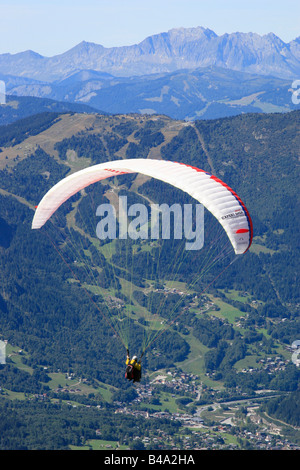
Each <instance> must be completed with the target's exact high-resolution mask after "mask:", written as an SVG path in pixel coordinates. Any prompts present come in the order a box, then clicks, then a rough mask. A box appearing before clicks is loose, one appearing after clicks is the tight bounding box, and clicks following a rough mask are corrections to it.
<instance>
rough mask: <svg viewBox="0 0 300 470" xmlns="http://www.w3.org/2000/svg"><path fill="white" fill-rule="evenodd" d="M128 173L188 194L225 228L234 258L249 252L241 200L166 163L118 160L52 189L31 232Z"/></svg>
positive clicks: (189, 169)
mask: <svg viewBox="0 0 300 470" xmlns="http://www.w3.org/2000/svg"><path fill="white" fill-rule="evenodd" d="M128 173H142V174H144V175H147V176H150V177H153V178H156V179H158V180H161V181H164V182H165V183H169V184H170V185H172V186H174V187H176V188H179V189H181V190H182V191H184V192H186V193H188V194H189V195H190V196H192V197H193V198H194V199H195V200H197V201H199V202H200V203H201V204H203V206H204V207H206V209H207V210H208V211H209V212H211V213H212V214H213V215H214V216H215V218H216V219H217V220H218V221H219V223H220V224H221V225H222V226H223V228H224V230H225V232H226V233H227V236H228V238H229V240H230V242H231V244H232V247H233V249H234V252H235V254H237V255H239V254H243V253H245V252H246V251H247V250H248V249H249V247H250V245H251V242H252V237H253V229H252V222H251V218H250V215H249V213H248V210H247V208H246V206H245V204H244V203H243V202H242V200H241V199H240V198H239V196H238V195H237V194H236V193H235V192H234V191H233V190H232V189H231V188H230V187H229V186H227V184H226V183H224V182H223V181H221V180H220V179H219V178H217V177H215V176H213V175H211V174H209V173H207V172H206V171H204V170H201V169H199V168H196V167H193V166H190V165H186V164H182V163H177V162H172V161H163V160H151V159H141V158H140V159H128V160H115V161H111V162H106V163H101V164H99V165H94V166H91V167H88V168H85V169H84V170H81V171H78V172H76V173H73V174H72V175H70V176H67V177H66V178H64V179H63V180H61V181H60V182H59V183H57V184H56V185H55V186H53V187H52V188H51V189H50V190H49V191H48V192H47V193H46V195H45V196H44V197H43V199H42V200H41V202H40V203H39V205H38V207H37V210H36V212H35V215H34V218H33V222H32V229H39V228H41V227H42V226H43V225H44V224H45V223H46V222H47V220H48V219H49V218H50V217H51V215H52V214H53V213H54V212H55V211H56V210H57V209H58V208H59V207H60V206H61V205H62V204H63V203H64V202H65V201H66V200H67V199H69V198H70V197H71V196H73V195H74V194H76V193H78V192H79V191H80V190H81V189H83V188H85V187H87V186H89V185H91V184H93V183H96V182H97V181H100V180H103V179H106V178H109V177H112V176H118V175H122V174H128Z"/></svg>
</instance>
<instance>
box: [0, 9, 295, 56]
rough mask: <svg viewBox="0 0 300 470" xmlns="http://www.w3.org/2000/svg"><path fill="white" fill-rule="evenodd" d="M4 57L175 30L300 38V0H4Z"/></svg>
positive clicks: (131, 40) (0, 18) (0, 48)
mask: <svg viewBox="0 0 300 470" xmlns="http://www.w3.org/2000/svg"><path fill="white" fill-rule="evenodd" d="M0 8H1V10H0V53H6V52H9V53H12V54H13V53H17V52H22V51H25V50H28V49H31V50H33V51H35V52H38V53H39V54H41V55H44V56H48V57H50V56H53V55H56V54H61V53H62V52H65V51H66V50H68V49H71V48H72V47H74V46H75V45H77V44H78V43H80V42H81V41H88V42H94V43H97V44H101V45H103V46H104V47H114V46H128V45H132V44H137V43H139V42H141V41H142V40H143V39H145V38H146V37H148V36H151V35H153V34H158V33H161V32H166V31H168V30H170V29H172V28H180V27H184V28H192V27H197V26H203V27H205V28H209V29H212V30H213V31H214V32H215V33H216V34H218V35H222V34H224V33H232V32H236V31H240V32H244V33H248V32H250V31H251V32H254V33H258V34H260V35H263V34H268V33H269V32H273V33H274V34H276V35H277V36H279V37H280V38H281V39H282V40H283V41H285V42H289V41H291V40H292V39H295V38H296V37H298V36H300V1H299V0H284V1H283V0H251V1H250V0H246V1H243V0H44V1H43V0H42V1H41V0H0Z"/></svg>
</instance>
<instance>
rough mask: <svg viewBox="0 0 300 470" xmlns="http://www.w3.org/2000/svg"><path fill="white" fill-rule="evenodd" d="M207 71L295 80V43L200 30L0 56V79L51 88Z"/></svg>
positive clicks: (298, 67)
mask: <svg viewBox="0 0 300 470" xmlns="http://www.w3.org/2000/svg"><path fill="white" fill-rule="evenodd" d="M207 66H218V67H222V68H226V69H232V70H238V71H241V72H249V73H255V74H262V75H273V76H276V77H282V78H289V79H291V78H294V79H295V78H298V77H299V73H300V37H298V38H296V39H294V40H293V41H291V42H289V43H285V42H283V41H282V40H281V39H280V38H279V37H278V36H276V35H275V34H273V33H269V34H266V35H263V36H260V35H259V34H256V33H240V32H236V33H231V34H227V33H226V34H223V35H221V36H218V35H217V34H216V33H214V32H213V31H212V30H210V29H208V28H203V27H197V28H176V29H171V30H169V31H168V32H164V33H160V34H156V35H153V36H150V37H147V38H146V39H144V40H143V41H142V42H140V43H139V44H134V45H131V46H122V47H110V48H106V47H103V46H102V45H99V44H95V43H91V42H86V41H83V42H81V43H80V44H78V45H76V46H75V47H73V48H72V49H70V50H68V51H66V52H64V53H63V54H59V55H55V56H53V57H44V56H42V55H40V54H38V53H36V52H33V51H30V50H28V51H25V52H20V53H17V54H1V55H0V72H1V73H4V74H12V75H22V76H23V77H30V78H34V79H37V80H44V81H51V82H52V81H54V80H58V79H62V78H63V77H66V76H67V75H69V74H72V73H74V72H75V71H78V70H82V69H92V70H96V71H101V72H107V73H110V74H113V75H114V76H122V77H124V76H127V77H128V76H133V75H146V74H147V75H148V74H153V73H165V72H174V71H175V70H179V69H186V68H188V69H191V68H197V67H207Z"/></svg>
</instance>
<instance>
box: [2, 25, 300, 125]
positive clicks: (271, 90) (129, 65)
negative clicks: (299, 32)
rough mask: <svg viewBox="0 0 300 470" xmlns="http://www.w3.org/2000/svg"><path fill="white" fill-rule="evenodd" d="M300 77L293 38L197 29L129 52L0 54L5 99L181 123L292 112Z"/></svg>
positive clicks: (84, 45)
mask: <svg viewBox="0 0 300 470" xmlns="http://www.w3.org/2000/svg"><path fill="white" fill-rule="evenodd" d="M299 76H300V37H298V38H296V39H295V40H293V41H291V42H289V43H284V42H283V41H282V40H281V39H280V38H278V37H277V36H275V35H274V34H273V33H270V34H267V35H264V36H260V35H258V34H255V33H232V34H224V35H222V36H218V35H217V34H215V33H214V32H213V31H211V30H209V29H205V28H203V27H198V28H190V29H188V28H178V29H172V30H170V31H168V32H166V33H161V34H157V35H154V36H150V37H148V38H146V39H145V40H144V41H142V42H141V43H139V44H136V45H132V46H123V47H112V48H105V47H103V46H101V45H99V44H94V43H89V42H85V41H83V42H81V43H80V44H78V45H77V46H75V47H73V48H72V49H70V50H69V51H66V52H65V53H63V54H59V55H56V56H53V57H44V56H41V55H40V54H38V53H36V52H33V51H25V52H20V53H18V54H1V55H0V79H1V80H3V81H4V82H5V84H6V91H7V94H9V95H14V96H34V97H39V98H47V99H52V100H56V101H64V102H69V103H70V102H73V103H81V104H85V105H88V106H90V107H92V108H95V109H96V110H97V111H98V112H99V111H100V112H106V113H114V114H122V113H141V114H161V113H163V114H166V115H168V116H170V117H172V118H175V119H186V120H194V119H211V118H219V117H224V116H233V115H237V114H240V113H246V112H286V111H289V110H293V109H297V105H295V104H294V103H293V102H292V99H291V98H292V92H293V89H292V83H293V81H294V80H295V79H297V78H298V77H299ZM2 122H3V121H2Z"/></svg>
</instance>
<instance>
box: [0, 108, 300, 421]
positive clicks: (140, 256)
mask: <svg viewBox="0 0 300 470" xmlns="http://www.w3.org/2000/svg"><path fill="white" fill-rule="evenodd" d="M299 121H300V112H298V111H294V112H291V113H287V114H270V115H263V114H248V115H240V116H236V117H232V118H224V119H218V120H212V121H196V122H195V123H187V122H181V121H175V120H172V119H169V118H168V117H166V116H151V117H150V116H138V115H129V116H123V115H117V116H102V115H86V114H59V113H43V114H40V115H36V116H33V117H30V118H25V119H22V120H20V121H17V122H15V123H13V124H10V125H7V126H2V127H1V128H0V146H1V147H0V187H1V189H0V254H1V256H0V265H1V268H0V325H1V327H0V339H2V340H7V341H8V342H9V343H10V344H13V345H17V346H18V347H19V348H21V349H24V350H26V351H27V353H28V355H26V356H24V357H23V363H24V364H25V365H26V366H28V367H31V368H33V369H35V370H42V369H43V368H44V367H47V371H48V372H47V373H49V372H56V371H58V370H59V371H63V372H74V373H75V374H78V375H80V376H81V377H86V378H88V379H89V380H92V381H93V380H98V381H100V382H102V383H106V384H108V385H113V386H116V387H117V388H121V389H122V388H123V389H125V388H126V387H127V384H126V383H124V382H125V381H124V373H123V369H124V365H123V364H124V357H125V349H124V348H123V346H122V344H120V342H118V339H117V337H116V335H115V334H114V331H113V330H112V329H111V328H109V326H108V325H107V323H106V320H105V317H103V316H102V315H101V314H99V312H100V313H101V311H102V312H104V310H105V308H106V306H105V304H106V301H107V298H108V297H109V298H111V299H112V302H115V303H113V305H112V308H111V315H112V318H113V319H114V318H115V317H116V315H117V311H118V310H120V309H121V310H122V309H123V311H124V312H126V313H127V314H128V317H129V332H130V336H131V345H132V349H136V348H139V345H140V343H141V341H142V338H143V335H144V331H145V328H147V326H149V323H147V321H145V320H144V319H143V317H142V312H144V311H145V310H147V309H148V315H149V318H150V320H151V315H152V314H153V313H155V308H156V307H155V306H158V305H159V304H160V303H161V301H162V299H163V300H164V302H165V304H164V305H165V308H164V311H163V312H162V313H161V316H160V321H162V322H163V321H164V318H165V317H167V315H168V312H169V311H171V310H172V311H175V312H176V315H177V314H178V317H177V320H176V323H174V324H173V325H172V326H171V327H170V328H168V330H167V331H166V332H165V333H163V334H161V335H160V337H159V341H157V342H154V343H153V347H151V348H149V349H148V350H147V354H146V356H145V362H144V364H145V371H146V372H145V380H146V381H147V374H149V373H152V372H153V371H154V370H155V369H163V368H167V367H175V366H176V367H180V368H183V369H186V367H187V370H189V369H188V368H189V367H191V366H188V364H190V363H191V360H194V359H195V354H196V353H195V351H196V352H197V353H198V354H199V352H200V351H201V357H202V359H201V361H199V365H198V366H197V367H198V369H197V368H196V369H193V370H196V372H197V374H198V375H199V377H200V378H201V379H203V378H204V377H205V374H206V376H209V377H210V379H211V381H212V382H210V383H213V381H217V383H218V384H221V386H222V387H223V388H224V390H225V391H226V393H231V392H230V391H233V390H234V393H238V392H237V390H239V393H240V392H241V391H242V392H247V393H254V392H255V391H256V390H259V389H272V390H276V391H278V390H280V391H295V390H297V386H298V381H299V371H298V369H297V367H296V366H295V365H294V364H293V363H292V361H291V360H290V355H291V354H290V350H289V349H288V348H289V347H290V346H291V345H292V343H293V341H295V340H297V339H299V338H298V336H297V335H299V329H300V328H299V326H300V325H299V302H300V300H299V287H298V286H299V277H298V270H299V268H298V267H299V264H300V263H299V261H300V260H299V235H298V234H299V217H297V214H299V166H298V162H299V149H300V132H299V129H300V127H299V123H300V122H299ZM121 158H161V159H166V160H173V161H177V162H182V163H186V164H189V165H192V166H197V167H199V168H201V169H203V170H205V171H207V172H209V173H210V174H214V175H215V176H217V177H219V178H221V179H222V180H223V181H225V182H226V183H227V184H228V185H229V186H230V187H232V188H233V189H234V191H236V192H237V193H238V194H239V196H240V197H241V198H242V199H243V201H244V202H245V203H246V205H247V207H248V209H249V212H250V214H251V217H252V219H253V226H254V240H253V244H252V247H251V249H250V250H249V252H247V253H246V254H245V255H243V256H241V257H240V258H239V259H238V260H237V261H236V262H234V263H233V264H232V265H231V266H230V267H229V268H228V269H227V270H226V273H225V274H224V275H220V276H219V277H217V278H216V279H215V282H213V284H212V285H210V286H209V288H208V289H207V290H206V291H205V296H204V297H203V299H202V298H201V296H200V294H201V292H202V290H203V284H204V282H205V281H206V283H207V284H208V283H209V282H210V280H213V278H214V276H215V274H214V269H215V268H213V270H212V271H211V273H210V274H208V275H207V276H206V277H205V276H204V278H203V280H201V282H198V283H194V284H192V283H191V278H192V275H195V274H197V269H198V261H197V259H198V258H195V259H193V261H192V262H191V259H190V260H189V261H187V262H183V263H182V264H181V265H180V269H179V270H178V277H177V278H176V280H177V281H178V282H179V283H180V289H181V290H183V291H184V293H185V295H184V299H183V298H182V294H178V289H177V291H176V292H175V293H174V292H172V294H171V293H168V291H166V287H168V280H169V279H168V272H167V270H162V271H161V272H162V274H161V277H160V278H159V279H158V278H157V277H155V276H152V277H151V276H149V271H148V270H149V266H150V265H149V259H150V258H149V257H148V256H147V252H148V251H149V250H150V251H149V252H151V254H153V258H151V259H152V260H154V259H155V252H156V251H155V250H156V249H157V246H156V245H155V246H152V247H150V249H147V250H148V251H147V250H146V249H145V247H144V246H143V245H142V244H138V243H131V244H130V243H129V245H130V250H131V256H132V259H131V262H130V263H129V264H125V263H124V260H125V251H124V247H123V245H122V244H121V242H119V241H118V240H117V241H115V243H114V244H110V243H103V244H102V245H101V263H102V264H101V266H100V265H98V267H99V270H98V272H97V279H98V282H99V286H100V289H101V295H99V293H96V291H95V289H94V288H93V286H92V285H91V283H90V281H88V279H87V278H85V277H83V283H84V284H85V286H87V291H88V295H86V292H84V290H83V289H82V288H81V286H80V284H79V282H77V275H78V277H80V274H83V276H85V274H84V273H83V269H82V266H81V265H80V263H77V262H76V259H75V258H74V259H73V260H72V273H70V269H69V267H68V266H67V264H66V263H64V262H63V260H62V259H61V257H60V255H59V253H58V251H56V250H55V249H54V248H53V246H52V244H51V242H50V241H49V239H48V238H47V237H46V236H45V235H44V234H43V233H41V232H40V231H33V230H31V222H32V218H33V215H34V208H35V206H36V205H37V204H38V203H39V201H40V200H41V198H42V197H43V195H44V194H45V193H46V192H47V190H49V189H50V188H51V187H52V186H53V185H54V184H55V183H57V182H58V181H59V180H60V179H62V178H63V177H64V176H66V175H67V174H70V173H71V172H74V171H76V170H79V169H81V168H85V167H87V166H89V165H92V164H96V163H101V162H105V161H108V160H116V159H121ZM101 188H102V189H101V191H100V190H99V191H98V193H97V197H99V198H100V199H99V201H102V202H112V201H113V199H112V198H113V196H114V195H115V194H117V195H122V194H123V192H122V191H125V190H128V192H127V193H126V194H128V198H132V199H130V200H131V201H132V202H138V201H143V202H144V203H146V202H147V204H149V203H150V202H153V203H155V202H157V201H158V196H160V198H162V200H163V199H164V197H165V199H166V198H169V194H170V188H169V187H167V186H166V185H163V184H162V183H160V182H158V181H157V180H150V179H149V178H144V179H143V178H141V177H140V176H137V175H128V176H125V177H123V180H121V177H119V178H118V179H117V178H113V179H111V180H107V181H105V184H103V185H102V186H101ZM87 192H88V191H87ZM91 195H92V197H94V196H95V192H92V191H91ZM178 197H179V199H178V200H179V201H180V202H189V201H190V200H189V199H180V198H181V196H178ZM86 200H87V199H86V198H85V197H76V196H75V197H73V198H72V200H70V201H68V202H67V203H66V205H65V208H64V213H65V214H69V215H68V217H69V219H68V220H72V224H73V225H72V227H73V229H74V230H73V232H70V233H73V234H74V236H75V237H77V238H78V239H80V242H81V243H82V250H83V252H84V253H85V255H86V254H87V255H88V256H89V257H90V258H91V259H92V258H93V257H94V256H96V254H95V246H94V239H93V237H95V235H94V234H93V232H92V231H90V232H89V230H87V231H86V232H85V235H84V233H83V230H84V227H83V226H82V224H81V221H80V211H83V212H86V211H89V210H90V209H89V208H88V207H87V206H86ZM70 218H71V219H70ZM109 245H113V250H112V252H111V253H110V254H108V253H109V251H108V248H109ZM160 256H161V260H162V263H161V264H163V265H164V266H168V265H170V264H172V261H173V259H174V253H172V252H171V251H168V250H162V252H161V255H160ZM152 263H153V264H152V265H151V266H150V268H151V269H152V272H153V271H154V270H155V269H156V268H155V266H156V265H155V262H154V261H152ZM132 273H133V274H134V275H133V276H132ZM129 274H131V277H129ZM149 280H150V281H151V282H153V283H154V284H153V283H152V284H151V283H150V284H151V286H152V289H150V287H149V285H150V284H149V282H148V281H149ZM155 283H156V284H155ZM178 285H179V284H178ZM191 286H192V287H191ZM129 292H130V293H131V294H130V295H129ZM172 295H173V297H172ZM176 295H177V296H178V297H176ZM149 299H150V300H151V306H152V307H151V308H152V310H151V308H150V307H148V306H149V305H150V304H149ZM180 299H181V300H180ZM178 300H180V303H177V301H178ZM95 302H97V303H98V308H96V307H95ZM151 328H155V327H154V326H153V324H151ZM269 356H271V357H278V356H279V357H280V358H281V359H282V361H283V362H284V363H285V367H283V369H282V370H280V371H278V370H277V369H276V368H272V369H271V370H270V369H268V368H266V367H264V364H265V363H266V361H267V357H269ZM195 364H197V363H195ZM247 364H250V365H251V369H252V372H251V375H250V374H249V373H241V371H242V370H243V369H244V368H246V369H247ZM0 367H1V366H0ZM193 367H196V365H194V366H193ZM190 370H192V369H190ZM108 371H109V373H108ZM22 374H25V372H22ZM28 379H29V377H27V378H26V374H25V376H23V375H22V377H18V374H17V373H16V372H15V371H14V368H13V367H10V368H7V369H5V373H4V366H2V369H0V386H1V387H2V388H4V389H10V390H14V391H16V392H21V391H28V392H29V391H30V390H31V391H33V392H34V393H37V392H41V391H45V390H47V380H46V379H45V376H43V379H42V380H39V375H38V374H36V375H35V376H34V377H31V379H30V380H28ZM218 386H219V385H218ZM286 409H288V407H287V406H286ZM271 410H272V407H271V406H270V407H269V411H270V412H271ZM278 416H280V419H282V414H278ZM292 424H295V423H292Z"/></svg>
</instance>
